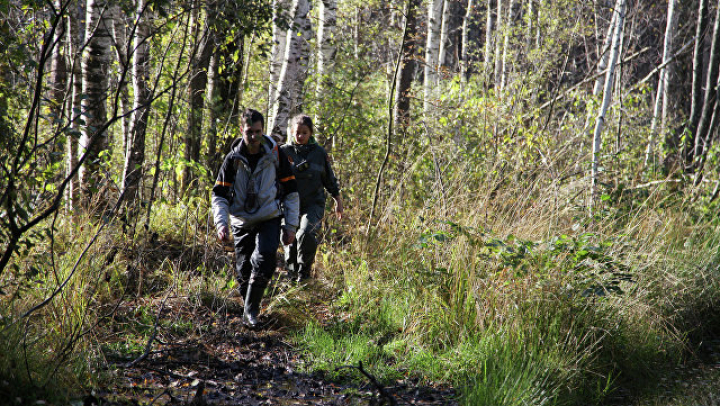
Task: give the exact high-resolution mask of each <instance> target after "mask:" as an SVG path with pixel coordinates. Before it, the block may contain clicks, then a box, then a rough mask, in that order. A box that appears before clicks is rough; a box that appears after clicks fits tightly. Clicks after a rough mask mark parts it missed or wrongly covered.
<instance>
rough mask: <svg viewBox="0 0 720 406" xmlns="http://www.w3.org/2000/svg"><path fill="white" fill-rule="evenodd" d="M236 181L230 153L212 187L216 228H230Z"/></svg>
mask: <svg viewBox="0 0 720 406" xmlns="http://www.w3.org/2000/svg"><path fill="white" fill-rule="evenodd" d="M234 183H235V166H234V165H233V161H232V159H230V154H228V155H227V156H225V160H223V163H222V166H221V167H220V172H219V173H218V177H217V180H216V181H215V186H213V188H212V210H213V219H214V220H215V229H217V230H220V228H221V227H223V226H225V227H227V228H228V229H229V228H230V225H229V222H228V217H229V213H230V204H231V202H232V199H233V196H232V190H233V184H234Z"/></svg>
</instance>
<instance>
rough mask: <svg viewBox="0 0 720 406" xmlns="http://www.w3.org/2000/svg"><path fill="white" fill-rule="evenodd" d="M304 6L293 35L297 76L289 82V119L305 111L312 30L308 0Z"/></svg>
mask: <svg viewBox="0 0 720 406" xmlns="http://www.w3.org/2000/svg"><path fill="white" fill-rule="evenodd" d="M306 4H307V5H305V6H303V7H304V9H303V11H304V10H307V12H304V14H305V16H304V17H302V18H300V20H299V22H298V32H297V34H295V37H297V40H298V43H297V46H298V57H299V59H298V61H297V76H295V80H294V81H292V82H290V83H291V84H292V93H291V98H290V100H291V102H290V111H289V117H292V116H294V115H295V114H297V113H300V112H302V111H303V110H304V109H305V81H306V80H307V77H308V69H309V67H310V42H309V41H310V38H312V37H313V36H314V33H313V29H312V22H311V21H310V18H309V14H310V0H306Z"/></svg>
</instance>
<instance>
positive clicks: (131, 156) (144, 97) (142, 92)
mask: <svg viewBox="0 0 720 406" xmlns="http://www.w3.org/2000/svg"><path fill="white" fill-rule="evenodd" d="M152 21H153V16H152V13H151V11H150V10H149V9H148V3H147V0H138V2H137V16H136V22H135V35H134V38H133V42H134V44H133V45H134V53H133V64H132V80H133V95H134V98H133V113H132V120H131V122H130V125H131V128H130V140H129V141H130V142H129V150H128V154H127V156H126V158H125V167H124V170H123V188H124V189H125V199H126V201H127V202H128V204H134V203H135V202H136V200H137V198H138V197H139V194H138V186H139V184H140V180H141V179H142V175H143V164H144V162H145V133H146V130H147V121H148V116H149V114H148V113H149V111H150V105H149V104H150V99H151V91H150V86H149V81H150V35H151V32H150V27H151V25H152Z"/></svg>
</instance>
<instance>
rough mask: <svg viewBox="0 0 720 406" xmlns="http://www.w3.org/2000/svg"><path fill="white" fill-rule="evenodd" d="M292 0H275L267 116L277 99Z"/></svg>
mask: <svg viewBox="0 0 720 406" xmlns="http://www.w3.org/2000/svg"><path fill="white" fill-rule="evenodd" d="M291 6H292V1H291V0H273V26H272V36H273V41H272V48H271V50H270V85H269V86H268V106H267V112H268V113H267V114H266V117H268V118H269V115H270V114H271V113H272V111H273V109H274V108H275V105H276V104H277V100H276V99H275V97H276V95H277V85H278V83H279V78H280V71H281V70H282V65H283V58H284V57H285V49H286V48H287V33H288V27H289V24H290V23H291V22H292V20H290V18H291V17H292V16H291V15H290V10H288V9H289V8H290V7H291Z"/></svg>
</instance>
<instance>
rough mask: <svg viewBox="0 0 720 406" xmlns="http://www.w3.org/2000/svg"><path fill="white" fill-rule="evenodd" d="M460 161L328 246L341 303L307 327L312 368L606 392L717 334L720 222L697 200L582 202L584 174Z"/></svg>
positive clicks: (571, 396) (547, 400) (584, 399)
mask: <svg viewBox="0 0 720 406" xmlns="http://www.w3.org/2000/svg"><path fill="white" fill-rule="evenodd" d="M463 170H466V171H467V172H466V173H463ZM454 173H456V174H462V176H460V175H452V174H450V175H448V177H447V178H446V179H444V183H443V184H442V185H440V184H438V183H436V184H435V187H431V188H429V189H428V195H429V197H428V199H429V200H433V199H436V200H434V202H433V203H432V204H425V205H422V206H421V205H419V204H418V203H417V201H415V200H413V199H405V200H403V199H391V200H389V203H388V206H386V208H385V211H384V213H385V215H384V217H382V218H381V220H380V221H379V222H378V225H377V227H376V228H374V229H372V230H371V232H370V234H369V237H366V236H365V235H363V233H361V232H356V233H355V234H353V235H352V237H353V241H366V242H364V243H356V244H353V245H352V246H351V247H350V248H349V249H348V248H347V247H344V248H343V249H342V250H341V249H336V247H335V246H333V245H332V244H330V245H329V246H327V247H325V248H324V249H326V250H327V252H326V255H323V259H324V261H325V263H324V264H323V266H324V268H325V269H328V270H333V272H337V271H338V270H341V271H342V275H343V280H344V283H345V286H344V291H343V296H342V300H340V301H339V302H338V303H337V304H336V305H337V310H338V311H339V312H344V314H346V317H345V318H342V319H339V320H335V321H334V322H331V323H326V325H325V326H320V325H318V324H317V323H313V324H311V325H310V326H309V327H308V328H307V329H306V330H305V332H304V333H303V334H302V335H301V336H299V337H298V339H299V340H300V341H301V342H303V343H306V344H307V345H308V348H310V349H311V352H312V353H313V354H315V356H316V360H322V362H320V363H319V364H318V366H321V365H324V366H328V365H332V364H333V362H335V363H351V362H359V361H362V362H363V363H364V364H365V365H370V366H372V367H374V368H375V371H376V372H377V373H378V374H380V375H383V376H386V377H387V378H392V377H394V376H397V375H398V374H401V375H412V376H416V377H420V378H421V379H424V380H427V381H436V382H446V383H449V384H452V385H456V386H458V387H460V388H464V389H463V390H462V399H463V401H464V402H465V403H466V404H493V405H523V404H593V403H594V404H603V403H605V402H607V401H609V399H611V398H612V397H615V396H620V395H621V394H623V393H633V394H635V395H638V396H639V395H642V394H643V393H645V392H651V391H652V390H653V388H654V387H655V386H654V385H656V383H657V381H656V378H657V377H658V375H659V374H660V373H662V371H664V370H669V369H672V368H674V366H675V365H676V364H678V363H680V362H682V360H683V359H684V358H685V357H686V356H688V355H689V354H690V353H689V352H688V351H687V350H688V349H689V348H691V346H692V345H693V342H695V343H697V342H698V339H695V340H694V341H693V340H689V339H688V338H692V337H693V336H697V337H707V336H708V334H711V332H710V331H709V329H708V328H704V327H702V326H704V325H705V324H706V323H704V322H703V321H707V320H713V321H714V320H715V319H717V317H718V316H717V314H718V312H716V311H715V309H717V306H718V305H719V304H720V297H719V296H718V292H719V290H718V286H717V282H716V281H717V276H718V271H719V269H718V268H719V266H718V263H719V262H720V261H719V260H718V249H719V247H720V241H718V237H719V236H720V230H719V229H718V226H717V222H716V221H712V219H710V218H708V217H707V216H706V217H704V218H703V216H702V215H701V213H702V212H701V211H698V210H697V209H698V207H699V206H698V205H697V204H695V205H694V206H693V205H689V204H686V203H684V202H683V201H682V199H678V198H674V197H673V196H672V194H669V193H667V191H663V190H657V191H653V192H651V193H646V194H644V195H643V194H636V195H632V194H631V193H632V192H627V194H626V195H618V196H614V197H612V196H611V197H609V198H606V200H605V201H604V203H603V202H601V203H600V204H599V205H598V207H597V208H596V209H595V212H594V213H593V215H588V212H587V210H586V209H584V208H583V206H584V200H583V199H584V197H585V194H584V193H583V192H582V188H583V187H584V186H583V185H578V184H575V185H573V184H572V183H565V184H561V183H557V182H555V181H554V180H552V179H548V178H547V176H544V175H542V174H540V175H539V176H537V175H533V176H530V177H528V176H526V175H524V174H523V173H512V172H510V173H507V172H506V173H505V174H503V175H502V176H503V179H505V180H503V179H499V178H498V175H497V172H483V173H490V175H487V176H486V177H484V178H482V179H476V180H473V178H472V176H474V175H473V174H477V172H473V171H472V168H470V167H467V168H460V169H458V170H457V171H456V172H454ZM468 173H469V174H470V175H471V176H467V174H468ZM481 176H485V175H481ZM412 177H413V174H404V175H403V182H405V181H406V180H407V179H409V178H412ZM507 179H514V181H512V182H508V181H507ZM436 182H437V180H436ZM468 184H470V185H472V186H470V187H468ZM498 185H500V186H499V187H498ZM399 187H402V186H399ZM398 193H399V194H402V192H398V191H397V190H395V191H394V194H398ZM426 203H427V201H426ZM699 214H700V216H698V215H699ZM351 233H352V232H351ZM366 238H367V240H365V239H366ZM707 324H709V325H718V323H714V322H710V323H707ZM359 337H361V338H362V339H358V338H359ZM363 341H366V342H369V343H371V344H367V345H366V346H367V347H366V348H365V349H364V350H363V351H359V350H358V349H357V345H359V344H358V342H363ZM320 343H322V344H320ZM388 362H390V363H392V367H390V368H388V367H385V366H384V365H385V364H387V363H388ZM620 388H622V389H623V392H618V389H620Z"/></svg>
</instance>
